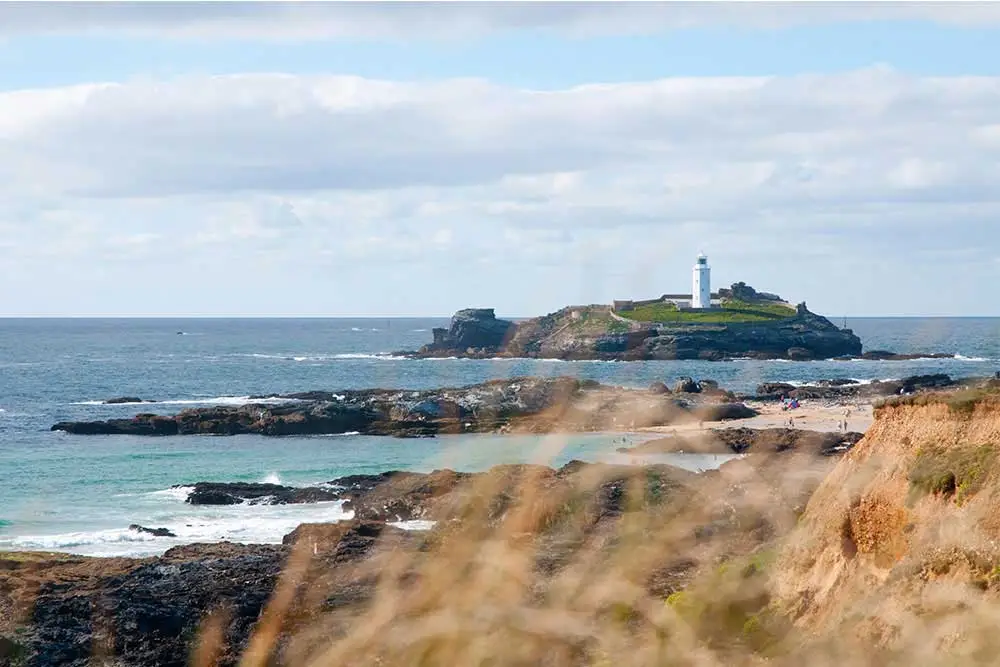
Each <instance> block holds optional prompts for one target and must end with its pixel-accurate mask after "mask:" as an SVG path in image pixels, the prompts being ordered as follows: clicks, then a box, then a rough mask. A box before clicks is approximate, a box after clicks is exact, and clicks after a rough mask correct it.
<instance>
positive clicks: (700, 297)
mask: <svg viewBox="0 0 1000 667" xmlns="http://www.w3.org/2000/svg"><path fill="white" fill-rule="evenodd" d="M710 272H711V269H710V268H709V266H708V257H705V253H699V254H698V260H697V261H696V262H695V265H694V284H693V285H692V288H691V307H692V308H711V307H712V281H711V277H710Z"/></svg>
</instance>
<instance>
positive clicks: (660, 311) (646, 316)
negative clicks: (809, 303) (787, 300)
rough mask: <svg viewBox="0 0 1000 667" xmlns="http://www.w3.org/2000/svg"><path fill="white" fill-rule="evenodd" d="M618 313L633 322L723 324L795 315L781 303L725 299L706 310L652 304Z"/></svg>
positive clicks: (765, 320) (767, 320) (761, 320)
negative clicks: (718, 306) (716, 306)
mask: <svg viewBox="0 0 1000 667" xmlns="http://www.w3.org/2000/svg"><path fill="white" fill-rule="evenodd" d="M618 314H619V315H621V316H622V317H625V318H627V319H630V320H635V321H636V322H664V323H670V322H679V323H688V322H690V323H704V324H714V323H718V324H726V323H732V322H771V321H775V320H783V319H787V318H789V317H792V316H794V315H795V309H794V308H792V307H790V306H786V305H785V304H782V303H774V302H755V303H748V302H746V301H735V300H732V299H730V300H726V301H723V302H722V308H721V309H719V310H714V311H706V312H685V311H681V310H678V309H677V306H675V305H674V304H672V303H653V304H646V305H640V306H636V307H635V308H633V309H631V310H621V311H619V312H618Z"/></svg>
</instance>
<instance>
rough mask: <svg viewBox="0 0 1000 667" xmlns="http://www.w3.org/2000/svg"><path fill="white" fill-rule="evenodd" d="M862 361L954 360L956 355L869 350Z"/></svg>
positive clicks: (862, 355)
mask: <svg viewBox="0 0 1000 667" xmlns="http://www.w3.org/2000/svg"><path fill="white" fill-rule="evenodd" d="M860 358H861V359H866V360H868V361H912V360H914V359H954V358H955V355H954V354H947V353H943V352H933V353H930V352H914V353H906V354H899V353H897V352H889V351H887V350H869V351H867V352H864V353H863V354H861V357H860Z"/></svg>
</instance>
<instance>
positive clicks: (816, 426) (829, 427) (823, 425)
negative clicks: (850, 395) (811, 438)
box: [636, 400, 874, 434]
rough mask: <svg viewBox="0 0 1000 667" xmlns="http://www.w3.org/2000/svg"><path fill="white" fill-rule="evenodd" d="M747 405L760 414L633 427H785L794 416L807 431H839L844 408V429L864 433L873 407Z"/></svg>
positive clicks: (821, 403) (651, 429) (811, 402)
mask: <svg viewBox="0 0 1000 667" xmlns="http://www.w3.org/2000/svg"><path fill="white" fill-rule="evenodd" d="M746 404H747V406H749V407H751V408H753V409H754V410H757V411H758V412H759V413H760V414H759V415H757V416H756V417H750V418H749V419H728V420H726V421H706V422H704V423H703V424H698V423H697V422H694V423H688V424H676V425H672V426H652V427H649V428H643V429H636V430H637V431H645V432H653V433H672V432H675V433H678V434H683V433H691V432H697V431H700V430H702V429H709V428H756V429H761V428H787V427H788V425H789V424H788V420H789V418H791V419H793V420H794V428H801V429H807V430H810V431H827V432H833V431H840V430H842V429H841V428H840V422H842V421H843V420H844V411H845V410H850V411H851V413H850V416H848V417H847V430H848V431H855V432H857V433H864V432H865V431H867V430H868V427H869V426H871V425H872V421H874V416H873V408H872V405H871V404H870V403H860V402H859V403H854V404H847V405H845V404H837V403H833V402H830V401H822V400H803V401H800V404H799V407H798V408H796V409H794V410H787V411H784V410H782V409H781V403H777V402H770V403H759V402H756V401H747V403H746Z"/></svg>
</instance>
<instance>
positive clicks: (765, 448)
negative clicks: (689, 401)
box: [622, 428, 864, 457]
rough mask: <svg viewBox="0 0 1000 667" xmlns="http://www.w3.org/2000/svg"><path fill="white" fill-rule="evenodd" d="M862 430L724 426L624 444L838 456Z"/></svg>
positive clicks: (644, 450)
mask: <svg viewBox="0 0 1000 667" xmlns="http://www.w3.org/2000/svg"><path fill="white" fill-rule="evenodd" d="M862 437H864V434H862V433H855V432H850V433H830V432H825V431H809V430H806V429H790V428H765V429H753V428H725V429H712V430H711V431H709V432H708V433H707V434H695V435H693V436H689V437H670V438H658V439H656V440H649V441H647V442H644V443H642V444H641V445H638V446H636V447H632V448H630V449H629V448H624V449H623V452H622V453H626V454H664V453H671V452H679V451H684V452H698V453H705V454H719V453H724V452H732V453H735V454H769V453H780V452H787V451H796V452H800V453H807V454H811V455H814V456H824V457H826V456H839V455H841V454H843V453H844V452H847V451H849V450H850V449H851V448H852V447H853V446H854V445H855V444H857V443H858V441H860V440H861V438H862Z"/></svg>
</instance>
